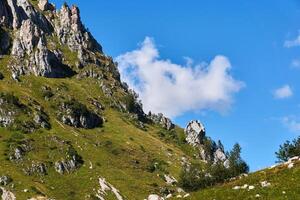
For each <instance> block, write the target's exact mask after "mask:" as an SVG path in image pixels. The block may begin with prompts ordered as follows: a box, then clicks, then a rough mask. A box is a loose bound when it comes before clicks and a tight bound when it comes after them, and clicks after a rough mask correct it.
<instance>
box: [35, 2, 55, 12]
mask: <svg viewBox="0 0 300 200" xmlns="http://www.w3.org/2000/svg"><path fill="white" fill-rule="evenodd" d="M38 6H39V9H41V10H42V11H47V10H54V6H53V5H51V4H49V2H48V0H39V3H38Z"/></svg>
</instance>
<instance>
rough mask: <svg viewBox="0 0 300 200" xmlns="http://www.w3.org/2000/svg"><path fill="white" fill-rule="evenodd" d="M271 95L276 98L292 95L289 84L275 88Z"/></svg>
mask: <svg viewBox="0 0 300 200" xmlns="http://www.w3.org/2000/svg"><path fill="white" fill-rule="evenodd" d="M273 95H274V97H275V98H276V99H286V98H289V97H291V96H293V91H292V89H291V87H290V86H289V85H284V86H282V87H280V88H278V89H276V90H275V91H274V93H273Z"/></svg>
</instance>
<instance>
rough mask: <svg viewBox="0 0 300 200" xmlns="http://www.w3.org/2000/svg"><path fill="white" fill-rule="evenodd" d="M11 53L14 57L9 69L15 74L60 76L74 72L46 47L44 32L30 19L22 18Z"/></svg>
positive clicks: (66, 75)
mask: <svg viewBox="0 0 300 200" xmlns="http://www.w3.org/2000/svg"><path fill="white" fill-rule="evenodd" d="M11 55H12V56H13V57H14V58H15V59H14V62H12V64H11V69H12V71H13V73H14V74H16V75H17V76H20V75H24V74H28V73H32V74H34V75H36V76H44V77H49V78H62V77H68V76H71V75H73V74H74V72H72V70H71V69H70V68H69V67H67V66H66V65H64V64H62V60H61V59H60V58H59V57H58V56H57V55H56V54H55V53H54V52H52V51H50V50H49V49H48V48H47V45H46V40H45V38H44V32H43V31H42V30H41V29H40V28H39V27H38V26H37V25H36V24H34V23H33V22H32V21H31V20H30V19H27V20H24V21H23V22H22V25H21V27H20V29H19V30H18V31H17V33H16V34H15V39H14V41H13V45H12V52H11ZM25 57H28V59H26V58H25Z"/></svg>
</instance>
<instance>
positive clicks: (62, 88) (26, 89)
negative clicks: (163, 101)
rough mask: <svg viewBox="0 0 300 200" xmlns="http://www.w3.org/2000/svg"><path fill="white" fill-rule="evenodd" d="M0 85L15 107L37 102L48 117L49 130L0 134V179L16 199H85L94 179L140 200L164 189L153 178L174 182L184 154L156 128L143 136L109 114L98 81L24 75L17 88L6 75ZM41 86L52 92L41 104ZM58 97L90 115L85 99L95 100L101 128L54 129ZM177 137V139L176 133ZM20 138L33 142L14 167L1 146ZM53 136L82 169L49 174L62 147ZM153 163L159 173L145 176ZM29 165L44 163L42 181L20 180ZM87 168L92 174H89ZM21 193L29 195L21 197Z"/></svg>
mask: <svg viewBox="0 0 300 200" xmlns="http://www.w3.org/2000/svg"><path fill="white" fill-rule="evenodd" d="M1 62H3V61H1ZM0 70H1V71H4V69H0ZM0 82H1V84H0V92H9V93H13V94H14V95H15V96H16V97H18V98H19V100H20V102H21V103H23V104H25V105H29V103H30V102H31V101H32V100H34V101H37V102H38V103H39V104H40V105H41V106H42V107H43V108H44V110H45V112H46V113H47V114H48V115H49V117H50V122H51V125H52V128H51V129H50V130H44V129H39V130H37V131H35V132H34V133H31V134H22V133H19V134H17V133H15V132H14V131H9V130H7V129H3V128H1V129H0V175H1V174H8V175H10V176H11V177H12V179H13V180H14V181H13V183H14V185H15V187H14V188H13V189H11V190H12V192H14V193H15V194H16V195H17V198H18V199H26V198H28V197H32V196H34V195H36V193H42V194H45V195H47V196H49V197H51V198H55V199H58V200H59V199H64V200H67V199H85V198H86V196H87V195H92V194H95V192H94V191H93V190H94V189H98V188H99V185H98V178H99V177H104V178H106V180H107V181H109V182H110V183H111V184H112V185H114V186H115V187H116V188H117V189H119V190H120V192H121V194H122V195H123V196H124V197H125V198H126V199H144V198H146V197H147V196H148V195H149V194H150V193H159V191H160V189H161V187H165V186H166V184H165V182H164V180H163V179H162V178H160V177H158V174H160V175H163V174H165V173H170V174H172V175H173V176H175V177H177V178H178V175H179V173H180V170H181V164H180V160H181V157H182V156H184V155H185V153H184V151H183V149H184V148H181V147H180V146H177V145H176V142H175V141H173V140H166V139H164V138H161V137H160V136H159V134H158V132H159V131H160V130H161V128H160V127H158V126H152V125H147V131H143V130H140V129H137V128H136V126H135V125H134V123H132V121H131V120H130V119H129V118H128V115H129V114H127V113H120V112H119V111H117V110H115V109H113V108H110V106H109V102H110V99H108V98H107V97H105V96H104V95H103V94H102V91H101V88H100V86H99V82H98V81H96V80H93V79H82V80H78V79H75V78H69V79H46V78H42V77H34V76H30V75H29V76H24V77H21V82H15V81H12V80H11V79H10V77H7V74H6V78H5V79H4V80H3V81H0ZM42 86H48V87H50V88H51V89H52V91H53V93H54V96H53V97H51V98H50V100H45V98H44V95H43V92H42V90H41V87H42ZM60 97H63V98H75V99H76V100H78V101H79V102H81V103H82V104H84V105H86V106H87V107H88V108H89V109H91V110H95V107H94V106H93V105H91V104H90V102H89V100H88V99H90V98H94V99H98V100H99V101H100V102H101V103H102V104H104V105H105V110H104V111H102V114H103V116H104V117H105V119H106V122H105V123H104V125H103V127H101V128H96V129H92V130H85V129H76V128H72V127H69V126H67V125H63V124H62V123H60V122H59V121H58V120H57V119H56V112H57V110H56V107H55V105H57V103H58V102H59V101H60ZM177 132H178V134H183V132H182V130H181V129H179V128H177ZM20 135H21V136H22V137H21V138H23V139H32V140H33V150H32V151H30V152H28V153H26V156H25V161H24V162H22V163H21V164H17V163H14V162H11V161H9V160H7V158H6V157H5V156H4V154H5V152H7V144H8V142H7V140H9V139H10V138H12V137H13V138H16V137H20ZM54 136H56V137H59V138H60V139H62V140H65V141H69V142H70V143H71V144H72V146H73V147H74V148H75V150H76V151H77V152H78V154H79V155H80V156H82V157H83V160H84V161H85V163H84V164H83V166H82V167H80V168H79V169H78V170H76V171H75V172H73V173H70V174H65V175H60V174H58V173H57V172H55V171H54V168H53V166H52V165H53V162H55V161H57V160H60V159H62V158H64V155H65V151H66V147H65V146H60V145H59V144H57V143H55V142H51V138H53V137H54ZM187 151H189V150H187ZM170 152H171V153H170ZM153 160H162V161H164V162H165V163H166V164H165V165H164V168H165V169H164V170H160V169H158V170H156V171H154V172H150V171H149V170H148V169H149V166H150V165H151V163H152V162H153ZM31 161H35V162H43V163H46V165H47V167H48V175H45V176H41V175H33V176H26V175H25V174H24V173H23V172H22V168H24V167H25V166H29V165H30V164H31ZM90 162H91V163H92V165H93V169H90ZM51 163H52V164H51ZM24 189H28V190H29V192H28V193H24V192H23V190H24ZM107 198H108V199H110V198H109V197H107Z"/></svg>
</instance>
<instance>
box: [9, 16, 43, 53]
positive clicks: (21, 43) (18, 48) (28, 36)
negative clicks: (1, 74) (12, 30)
mask: <svg viewBox="0 0 300 200" xmlns="http://www.w3.org/2000/svg"><path fill="white" fill-rule="evenodd" d="M41 34H42V33H41V31H40V29H39V28H38V27H37V26H36V25H35V24H34V23H33V22H32V21H31V20H30V19H27V20H24V21H23V22H22V25H21V27H20V30H19V31H18V32H17V34H16V39H15V40H14V42H13V46H12V55H13V56H17V57H18V58H22V57H24V56H25V55H26V54H27V55H30V54H32V53H33V49H34V48H35V47H36V45H37V44H38V42H39V40H40V37H41Z"/></svg>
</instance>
